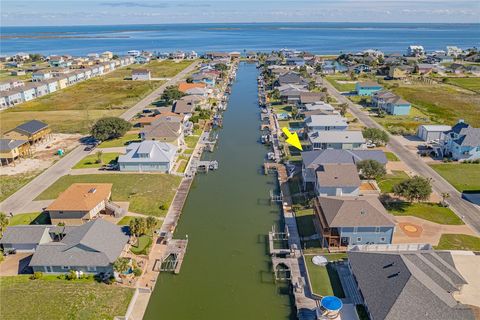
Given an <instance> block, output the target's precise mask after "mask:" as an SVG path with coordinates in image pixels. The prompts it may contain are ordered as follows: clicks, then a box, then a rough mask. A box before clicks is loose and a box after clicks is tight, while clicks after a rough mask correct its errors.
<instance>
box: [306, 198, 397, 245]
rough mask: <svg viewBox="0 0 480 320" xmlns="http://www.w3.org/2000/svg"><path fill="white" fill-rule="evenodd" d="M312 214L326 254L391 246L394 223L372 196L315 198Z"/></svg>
mask: <svg viewBox="0 0 480 320" xmlns="http://www.w3.org/2000/svg"><path fill="white" fill-rule="evenodd" d="M314 210H315V218H314V224H315V228H316V229H317V231H318V232H319V234H320V236H321V241H322V246H324V247H327V248H328V249H329V250H346V249H347V247H348V246H349V245H358V244H391V243H392V238H393V232H394V229H395V222H394V221H393V219H392V217H391V216H390V215H389V214H388V213H387V211H386V210H385V208H384V207H383V205H382V204H381V203H380V201H379V200H378V198H377V197H375V196H362V197H356V196H354V197H351V196H349V197H337V196H336V197H317V198H316V199H315V201H314Z"/></svg>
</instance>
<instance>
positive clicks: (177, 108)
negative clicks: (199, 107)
mask: <svg viewBox="0 0 480 320" xmlns="http://www.w3.org/2000/svg"><path fill="white" fill-rule="evenodd" d="M194 111H195V106H194V105H193V104H191V103H189V102H188V101H187V100H182V99H180V100H177V101H175V103H174V104H173V109H172V112H173V113H176V114H179V115H182V116H185V117H187V118H189V117H191V116H192V114H193V112H194Z"/></svg>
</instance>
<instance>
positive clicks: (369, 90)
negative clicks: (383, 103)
mask: <svg viewBox="0 0 480 320" xmlns="http://www.w3.org/2000/svg"><path fill="white" fill-rule="evenodd" d="M382 89H383V87H382V86H381V85H379V84H378V83H377V82H375V81H362V82H357V83H356V84H355V91H356V92H357V95H359V96H371V95H372V94H374V93H375V92H377V91H380V90H382Z"/></svg>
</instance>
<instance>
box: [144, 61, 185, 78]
mask: <svg viewBox="0 0 480 320" xmlns="http://www.w3.org/2000/svg"><path fill="white" fill-rule="evenodd" d="M192 63H193V61H192V60H182V61H179V62H175V61H173V60H163V61H158V60H154V61H151V62H150V63H147V64H145V65H143V66H142V68H145V69H148V70H150V72H151V73H152V78H170V77H173V76H175V75H176V74H177V73H179V72H180V71H182V70H183V69H185V68H186V67H188V66H189V65H191V64H192Z"/></svg>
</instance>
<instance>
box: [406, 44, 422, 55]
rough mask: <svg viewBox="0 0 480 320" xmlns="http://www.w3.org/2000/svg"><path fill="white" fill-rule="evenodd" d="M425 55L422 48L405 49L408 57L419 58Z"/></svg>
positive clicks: (412, 46)
mask: <svg viewBox="0 0 480 320" xmlns="http://www.w3.org/2000/svg"><path fill="white" fill-rule="evenodd" d="M424 55H425V49H424V48H423V46H419V45H411V46H408V48H407V56H408V57H421V56H424Z"/></svg>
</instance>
